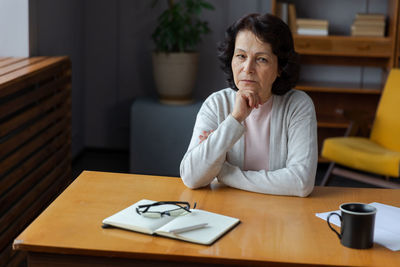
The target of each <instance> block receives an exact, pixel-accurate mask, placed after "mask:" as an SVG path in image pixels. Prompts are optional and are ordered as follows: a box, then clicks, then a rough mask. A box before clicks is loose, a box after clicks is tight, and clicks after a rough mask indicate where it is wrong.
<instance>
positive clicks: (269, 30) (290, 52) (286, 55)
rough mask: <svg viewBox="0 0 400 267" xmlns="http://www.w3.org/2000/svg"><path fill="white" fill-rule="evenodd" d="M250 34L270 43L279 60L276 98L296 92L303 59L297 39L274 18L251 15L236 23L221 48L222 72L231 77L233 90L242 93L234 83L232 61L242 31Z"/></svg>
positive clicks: (267, 15) (219, 54)
mask: <svg viewBox="0 0 400 267" xmlns="http://www.w3.org/2000/svg"><path fill="white" fill-rule="evenodd" d="M242 30H250V31H251V32H252V33H254V35H256V36H257V38H259V39H260V40H262V41H263V42H266V43H269V44H270V45H271V48H272V52H273V53H274V54H275V55H276V56H277V57H278V72H279V74H280V75H279V77H277V78H276V80H275V82H274V83H273V84H272V94H276V95H283V94H285V93H286V92H287V91H289V90H290V89H291V88H293V87H294V86H295V85H296V83H297V81H298V79H299V71H300V65H299V56H298V54H297V53H296V52H295V51H294V44H293V37H292V33H291V32H290V29H289V27H288V26H287V24H286V23H284V22H283V21H282V20H281V19H280V18H278V17H276V16H274V15H271V14H264V15H260V14H256V13H254V14H249V15H246V16H244V17H242V18H240V19H239V20H238V21H236V22H235V23H233V24H232V25H231V26H230V27H229V28H228V29H227V30H226V32H225V38H224V41H223V42H221V43H220V44H219V45H218V58H219V60H220V61H221V63H222V64H221V68H222V70H223V71H224V72H225V73H226V75H227V82H228V84H229V86H230V87H231V88H232V89H235V90H238V88H237V87H236V85H235V82H234V79H233V72H232V67H231V61H232V57H233V53H234V50H235V41H236V36H237V34H238V32H239V31H242Z"/></svg>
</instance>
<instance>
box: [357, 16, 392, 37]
mask: <svg viewBox="0 0 400 267" xmlns="http://www.w3.org/2000/svg"><path fill="white" fill-rule="evenodd" d="M385 27H386V17H385V15H384V14H365V13H358V14H356V17H355V19H354V22H353V24H352V25H351V35H352V36H375V37H384V36H385Z"/></svg>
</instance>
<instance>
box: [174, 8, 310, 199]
mask: <svg viewBox="0 0 400 267" xmlns="http://www.w3.org/2000/svg"><path fill="white" fill-rule="evenodd" d="M219 51H220V55H219V59H220V60H221V62H222V68H223V70H224V72H225V73H226V74H227V76H228V77H227V81H228V83H229V85H230V88H226V89H223V90H221V91H218V92H215V93H213V94H212V95H210V96H209V97H208V98H207V99H206V101H205V102H204V104H203V105H202V107H201V109H200V111H199V113H198V115H197V119H196V123H195V126H194V130H193V136H192V139H191V141H190V145H189V148H188V151H187V152H186V154H185V155H184V157H183V159H182V162H181V166H180V173H181V177H182V180H183V182H184V184H185V185H186V186H188V187H190V188H199V187H203V186H206V185H208V184H210V183H211V182H212V181H213V180H214V178H217V179H218V181H219V182H221V183H224V184H226V185H228V186H231V187H235V188H239V189H243V190H248V191H253V192H259V193H265V194H277V195H293V196H301V197H305V196H308V195H309V194H310V193H311V191H312V190H313V187H314V180H315V172H316V168H317V157H318V155H317V154H318V153H317V130H316V128H317V127H316V125H317V122H316V116H315V110H314V105H313V103H312V100H311V99H310V98H309V97H308V96H307V94H305V93H304V92H302V91H298V90H294V89H292V88H293V87H294V86H295V84H296V82H297V80H298V74H299V65H298V62H297V54H296V52H295V51H294V46H293V38H292V35H291V32H290V30H289V27H288V26H287V25H286V24H285V23H284V22H283V21H281V20H280V19H279V18H277V17H275V16H273V15H269V14H266V15H259V14H250V15H247V16H245V17H243V18H241V19H240V20H239V21H237V22H235V23H234V24H233V25H232V26H230V27H229V28H228V30H227V31H226V36H225V40H224V41H223V42H222V43H221V44H220V46H219Z"/></svg>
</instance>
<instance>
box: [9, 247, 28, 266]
mask: <svg viewBox="0 0 400 267" xmlns="http://www.w3.org/2000/svg"><path fill="white" fill-rule="evenodd" d="M27 254H28V253H26V252H24V251H18V252H17V253H15V254H14V256H13V257H12V258H11V259H10V260H9V262H8V264H7V267H21V266H26V264H23V262H27V256H28V255H27ZM21 264H23V265H21Z"/></svg>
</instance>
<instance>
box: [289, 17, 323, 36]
mask: <svg viewBox="0 0 400 267" xmlns="http://www.w3.org/2000/svg"><path fill="white" fill-rule="evenodd" d="M296 26H297V34H299V35H318V36H326V35H328V26H329V22H328V21H327V20H320V19H301V18H299V19H297V20H296Z"/></svg>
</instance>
